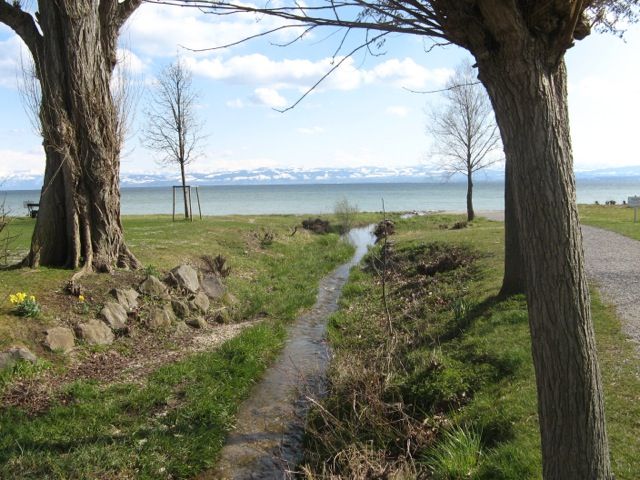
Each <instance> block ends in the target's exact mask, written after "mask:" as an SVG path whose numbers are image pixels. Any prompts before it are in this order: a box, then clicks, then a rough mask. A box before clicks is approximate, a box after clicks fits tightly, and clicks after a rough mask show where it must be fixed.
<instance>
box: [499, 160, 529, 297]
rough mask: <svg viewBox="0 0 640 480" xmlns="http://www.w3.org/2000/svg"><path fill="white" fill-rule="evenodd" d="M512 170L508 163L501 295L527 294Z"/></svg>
mask: <svg viewBox="0 0 640 480" xmlns="http://www.w3.org/2000/svg"><path fill="white" fill-rule="evenodd" d="M511 170H512V168H511V162H507V163H506V164H505V174H504V276H503V277H502V288H501V289H500V295H514V294H516V293H525V286H526V282H525V278H524V273H525V268H524V264H523V260H522V251H521V250H520V240H519V236H518V223H517V222H518V215H517V214H516V204H515V198H514V196H513V187H512V185H513V179H512V174H511Z"/></svg>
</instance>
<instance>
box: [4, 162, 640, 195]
mask: <svg viewBox="0 0 640 480" xmlns="http://www.w3.org/2000/svg"><path fill="white" fill-rule="evenodd" d="M445 178H446V177H445V175H444V173H443V172H442V171H437V170H434V169H433V168H432V167H429V166H421V165H416V166H410V167H396V168H393V167H388V168H386V167H355V168H310V169H301V168H259V169H256V170H237V171H226V172H218V173H196V172H193V173H189V175H188V179H187V182H188V183H189V184H190V185H285V184H318V183H325V184H336V183H338V184H340V183H433V182H442V181H443V180H444V179H445ZM475 178H476V181H477V182H500V181H503V180H504V170H503V169H485V170H482V171H480V172H478V173H477V174H476V177H475ZM576 178H577V179H578V180H593V181H597V180H603V181H605V180H628V181H636V180H638V181H640V166H633V167H616V168H606V169H598V170H589V171H578V172H576ZM464 180H465V177H464V176H462V175H455V176H454V177H452V178H450V179H449V181H452V182H461V181H464ZM120 182H121V186H122V187H124V188H130V187H162V186H168V185H178V184H179V183H180V181H179V175H177V174H176V175H170V174H164V173H149V174H132V173H123V174H121V175H120ZM41 186H42V176H39V175H33V174H19V173H17V174H14V175H9V176H6V177H4V178H0V188H1V189H3V190H36V189H39V188H40V187H41Z"/></svg>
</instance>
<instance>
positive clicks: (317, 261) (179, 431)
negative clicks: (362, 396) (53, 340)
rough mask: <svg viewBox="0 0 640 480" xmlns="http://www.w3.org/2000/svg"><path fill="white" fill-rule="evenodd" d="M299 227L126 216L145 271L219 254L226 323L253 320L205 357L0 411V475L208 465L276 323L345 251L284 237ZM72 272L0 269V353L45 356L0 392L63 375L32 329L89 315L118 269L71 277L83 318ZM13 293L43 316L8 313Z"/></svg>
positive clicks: (176, 471)
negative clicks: (231, 312)
mask: <svg viewBox="0 0 640 480" xmlns="http://www.w3.org/2000/svg"><path fill="white" fill-rule="evenodd" d="M300 221H301V218H300V217H293V216H271V217H218V218H206V219H204V220H202V221H194V222H193V223H190V222H184V221H180V222H175V223H174V222H172V221H171V217H168V216H145V217H128V218H125V219H124V227H125V231H126V237H127V241H128V244H129V246H130V247H131V248H132V250H133V251H134V252H135V253H136V255H137V256H138V258H139V259H140V260H141V261H142V262H143V263H144V265H145V268H146V271H147V272H154V273H158V274H159V275H160V276H162V275H163V273H164V272H166V271H167V270H168V269H170V268H172V267H174V266H176V265H178V264H180V263H183V262H188V263H192V264H197V263H198V261H199V257H200V255H203V254H208V255H212V256H215V255H217V254H221V255H223V256H224V257H225V258H226V260H227V264H228V265H229V266H230V267H231V274H230V276H229V277H228V278H227V279H225V282H226V284H227V287H228V289H229V291H230V293H231V294H232V295H233V296H234V297H235V298H237V301H238V304H239V306H238V308H237V314H236V316H235V317H234V318H233V319H232V321H235V322H239V323H242V322H244V321H245V320H254V326H251V327H249V328H247V329H245V330H244V331H243V332H242V333H241V334H239V335H238V336H236V337H235V338H234V339H232V340H230V341H228V342H226V343H225V344H224V345H223V346H222V347H220V348H218V349H216V350H213V351H204V352H199V353H194V354H192V355H188V356H186V357H181V358H180V360H179V361H177V362H170V363H168V364H166V365H163V366H161V367H159V368H155V369H153V370H152V371H150V372H148V374H145V375H144V377H143V378H139V377H136V379H135V381H134V382H127V381H115V382H98V381H95V380H92V379H91V378H82V376H80V377H79V378H75V379H73V381H70V382H66V383H62V384H60V385H57V384H55V382H52V384H54V387H53V390H52V392H51V394H50V398H49V399H48V400H49V403H48V404H46V405H44V407H43V406H40V407H39V408H38V409H37V411H35V412H34V411H32V410H31V409H30V408H26V407H25V408H22V407H20V406H18V407H16V406H10V407H8V406H6V405H5V406H3V407H1V408H0V478H12V479H13V478H15V479H20V478H24V479H31V478H60V479H62V478H64V479H71V478H77V479H81V478H150V479H151V478H154V479H155V478H189V477H191V476H193V475H195V474H197V473H198V472H201V471H203V470H205V469H207V468H209V467H211V466H212V465H213V464H214V463H215V461H216V456H217V453H218V451H219V450H220V448H221V447H222V445H223V443H224V438H225V436H226V433H227V432H228V431H229V429H230V428H232V426H233V418H234V413H235V411H236V409H237V407H238V405H239V404H240V402H241V401H242V400H243V399H244V398H246V397H247V395H248V394H249V392H250V390H251V387H252V385H253V384H254V383H255V382H256V380H257V379H258V378H259V377H260V375H261V374H262V372H263V371H264V369H265V368H266V367H267V366H268V365H269V363H270V362H271V361H272V360H273V358H274V357H275V355H277V353H278V352H279V350H280V348H281V346H282V343H283V341H284V338H285V336H286V328H287V324H288V323H290V322H291V321H292V320H293V319H294V318H295V317H296V316H297V315H299V314H300V312H301V311H303V310H304V309H305V308H307V307H309V306H311V305H312V304H313V302H314V301H315V296H316V289H317V285H318V282H319V280H320V278H321V277H322V276H324V275H325V274H326V273H328V272H329V271H330V270H331V269H333V268H334V267H335V266H336V265H338V264H339V263H342V262H344V261H345V260H346V259H348V258H349V256H350V255H351V254H352V247H351V246H349V245H347V244H346V243H344V242H341V241H340V240H339V237H338V235H336V234H328V235H314V234H310V233H309V232H307V231H304V230H302V229H298V230H297V231H296V232H295V234H294V233H293V232H294V227H295V225H298V224H300ZM32 228H33V221H32V220H25V219H17V220H16V221H15V222H14V223H13V224H12V233H17V234H19V237H17V238H16V239H15V240H14V243H13V244H12V248H16V249H18V250H22V251H24V249H26V247H27V245H28V239H29V235H30V231H31V229H32ZM267 234H269V235H267ZM270 234H273V240H272V241H271V240H269V238H270ZM71 273H72V272H69V271H65V270H59V269H47V268H40V269H36V270H29V269H22V270H13V271H2V272H0V291H1V292H2V297H3V298H2V300H1V303H0V338H1V339H2V340H1V341H0V348H4V347H7V346H10V345H13V344H22V345H25V346H27V347H29V348H31V349H32V350H33V351H34V352H36V353H37V354H38V356H40V357H41V358H42V359H44V360H43V361H41V362H40V363H39V364H38V365H37V366H36V367H32V368H27V367H25V366H21V367H20V368H18V369H16V371H15V372H13V374H11V375H7V374H6V372H5V373H4V374H3V375H2V376H1V377H0V394H1V393H2V390H4V391H9V389H10V388H11V386H12V384H13V383H15V382H18V381H24V380H25V379H26V380H28V379H29V377H31V379H32V380H33V379H34V378H35V381H36V385H37V380H38V378H40V377H42V378H47V379H49V378H51V377H45V376H44V375H51V374H52V372H54V373H55V374H56V375H57V374H59V375H64V374H65V373H66V372H68V371H69V370H70V369H71V365H72V362H71V360H70V357H67V356H65V355H62V354H56V353H52V352H48V351H46V350H45V349H44V348H43V347H42V346H41V343H40V342H41V338H42V334H41V332H42V330H43V329H44V328H46V327H48V326H53V325H58V324H60V323H63V324H68V322H69V321H70V320H69V319H74V318H76V317H78V316H80V318H83V317H82V316H83V315H92V314H93V313H95V312H96V311H97V310H98V309H99V308H100V305H101V301H102V299H101V297H99V296H97V295H94V292H93V290H94V289H95V290H99V288H100V286H101V284H102V283H103V282H107V283H108V282H110V281H113V279H114V278H116V279H119V278H122V277H121V276H119V275H121V274H122V275H124V273H126V272H116V274H115V276H114V275H104V274H103V275H91V276H88V277H84V278H83V279H82V280H81V282H83V283H84V284H85V285H88V286H90V287H87V288H88V291H87V293H86V296H87V298H89V299H91V300H90V303H91V308H90V312H89V314H87V313H85V312H81V313H78V312H77V311H75V310H74V308H73V307H74V304H73V301H75V300H74V297H72V296H70V295H67V294H66V293H65V292H64V288H63V287H64V284H65V282H66V281H67V280H68V279H69V277H70V275H71ZM132 275H133V274H132ZM135 275H138V276H139V277H134V278H137V279H138V281H139V280H140V279H141V278H144V272H140V273H136V274H135ZM126 278H129V277H126ZM15 291H25V292H27V293H28V294H33V295H35V296H36V298H37V299H38V301H39V302H40V303H41V304H42V314H41V315H40V316H39V317H37V318H21V317H17V316H15V315H14V314H13V313H12V312H11V306H10V305H9V303H8V301H7V300H6V298H5V297H7V296H8V294H9V292H15ZM65 322H66V323H65ZM211 328H214V329H215V327H211ZM139 331H140V332H144V329H143V328H141V329H139ZM149 335H150V334H149ZM172 338H173V337H171V336H170V335H158V336H156V337H153V338H152V342H156V343H158V344H159V345H161V346H162V350H167V351H171V350H175V349H177V348H179V345H174V344H173V343H172ZM136 341H141V339H140V337H136V338H126V337H123V338H120V339H118V340H117V341H116V342H115V343H114V344H113V346H112V348H111V349H110V351H111V352H112V353H114V355H115V357H114V358H120V357H121V356H124V357H126V356H127V355H128V354H129V353H130V351H131V349H132V346H133V345H132V342H136ZM105 349H106V347H90V346H86V345H82V344H81V345H80V346H79V348H78V349H77V351H76V352H74V358H76V359H80V360H82V359H83V358H87V359H90V358H91V357H92V356H95V355H106V354H107V353H109V352H105ZM178 353H179V352H178ZM25 385H31V384H29V383H28V382H27V383H25ZM11 391H12V392H13V393H14V394H15V393H16V392H15V389H14V390H11ZM17 393H20V392H17ZM14 396H15V395H14ZM5 400H7V399H5Z"/></svg>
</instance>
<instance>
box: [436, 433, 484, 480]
mask: <svg viewBox="0 0 640 480" xmlns="http://www.w3.org/2000/svg"><path fill="white" fill-rule="evenodd" d="M481 460H482V450H481V445H480V434H479V433H478V432H475V431H474V430H469V429H466V428H463V427H455V428H453V429H452V430H448V431H446V432H444V434H443V436H442V439H441V440H440V441H439V442H438V443H437V444H436V446H435V448H434V449H433V450H432V452H431V454H430V455H429V456H428V457H427V462H428V463H429V465H430V466H431V468H432V469H433V478H436V479H442V480H458V479H464V478H474V475H475V473H476V472H477V471H478V468H479V467H480V462H481Z"/></svg>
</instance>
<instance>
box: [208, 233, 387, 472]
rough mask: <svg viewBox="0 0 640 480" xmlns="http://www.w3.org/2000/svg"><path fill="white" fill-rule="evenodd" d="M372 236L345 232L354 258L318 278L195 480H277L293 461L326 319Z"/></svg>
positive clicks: (321, 374) (314, 389) (320, 387)
mask: <svg viewBox="0 0 640 480" xmlns="http://www.w3.org/2000/svg"><path fill="white" fill-rule="evenodd" d="M372 231H373V226H369V227H365V228H356V229H352V230H351V231H350V232H349V234H348V235H347V238H348V240H349V241H350V242H351V243H352V244H353V245H354V246H355V247H356V252H355V254H354V255H353V257H352V258H351V260H349V261H348V262H346V263H344V264H342V265H340V266H339V267H338V268H336V269H335V270H334V271H333V272H331V273H330V274H329V275H327V276H326V277H324V278H323V279H322V281H321V282H320V287H319V291H318V297H317V300H316V303H315V305H314V306H313V307H312V308H311V309H310V310H309V311H308V312H306V313H305V314H303V315H301V316H300V317H299V318H298V319H297V320H296V322H295V323H294V324H293V325H292V326H291V328H290V330H289V335H288V337H287V340H286V343H285V346H284V349H283V351H282V353H281V354H280V356H279V357H278V359H277V360H276V361H275V363H274V364H273V366H271V367H270V368H269V369H268V370H267V372H266V374H265V376H264V377H263V379H262V380H261V381H260V382H259V383H258V384H257V385H256V387H255V388H254V389H253V392H252V393H251V397H250V398H249V399H248V400H247V401H245V402H244V403H243V404H242V406H241V407H240V410H239V412H238V415H237V420H236V428H235V430H234V431H233V432H232V433H230V435H229V437H228V438H227V443H226V445H225V447H224V448H223V450H222V452H221V455H220V460H219V462H218V465H217V467H216V469H214V470H211V471H209V472H206V473H205V474H204V475H201V476H199V477H198V478H200V479H234V480H236V479H237V480H240V479H282V478H287V472H288V470H289V469H292V468H294V467H295V465H296V464H297V463H298V462H299V460H300V458H301V453H302V435H303V429H304V418H305V415H306V412H307V410H308V402H307V401H305V397H306V396H312V397H316V398H317V397H321V396H322V395H323V391H324V378H325V372H326V369H327V366H328V363H329V351H328V348H327V344H326V342H325V335H326V329H327V319H328V317H329V316H330V315H331V314H332V313H333V312H335V311H336V310H337V309H338V299H339V297H340V292H341V290H342V287H343V286H344V284H345V283H346V281H347V278H348V276H349V270H350V269H351V267H353V266H354V265H356V264H358V263H359V262H360V260H362V257H363V256H364V255H365V254H366V253H367V249H368V247H369V246H370V245H373V244H374V242H375V237H374V235H373V233H372Z"/></svg>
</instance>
